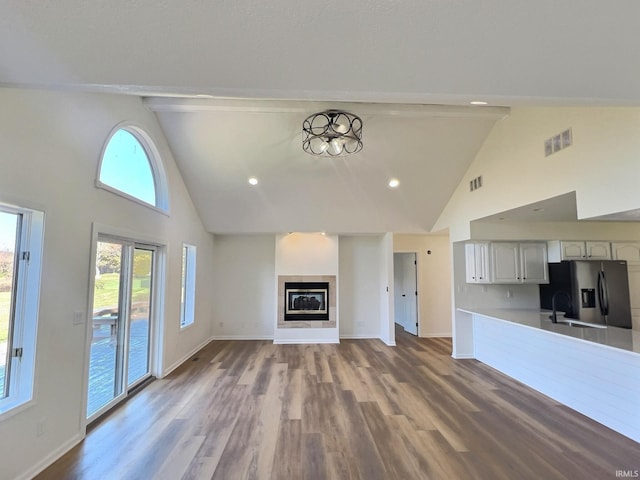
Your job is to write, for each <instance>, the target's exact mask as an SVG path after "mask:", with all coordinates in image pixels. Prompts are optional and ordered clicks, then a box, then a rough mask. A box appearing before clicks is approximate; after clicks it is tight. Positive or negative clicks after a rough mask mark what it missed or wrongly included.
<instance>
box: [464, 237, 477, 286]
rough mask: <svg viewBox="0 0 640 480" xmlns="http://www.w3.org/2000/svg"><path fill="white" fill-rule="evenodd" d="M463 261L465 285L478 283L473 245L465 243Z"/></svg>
mask: <svg viewBox="0 0 640 480" xmlns="http://www.w3.org/2000/svg"><path fill="white" fill-rule="evenodd" d="M464 260H465V269H466V277H467V283H478V282H477V280H476V246H475V244H473V243H465V245H464Z"/></svg>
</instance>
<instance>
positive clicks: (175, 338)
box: [0, 89, 213, 479]
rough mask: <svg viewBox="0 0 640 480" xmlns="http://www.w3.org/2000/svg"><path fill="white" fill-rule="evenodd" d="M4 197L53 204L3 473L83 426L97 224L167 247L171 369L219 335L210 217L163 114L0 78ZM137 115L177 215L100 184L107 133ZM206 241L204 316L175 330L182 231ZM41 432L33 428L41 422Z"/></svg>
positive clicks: (41, 460)
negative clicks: (6, 84) (25, 382)
mask: <svg viewBox="0 0 640 480" xmlns="http://www.w3.org/2000/svg"><path fill="white" fill-rule="evenodd" d="M0 105H2V108H0V145H1V146H2V147H1V148H0V165H1V167H2V168H1V170H2V175H0V201H1V202H5V203H12V204H17V205H21V206H26V207H32V208H36V209H41V210H44V211H45V241H44V261H43V270H42V288H41V297H40V316H39V323H38V342H37V349H38V350H37V359H36V388H35V402H34V403H33V404H31V405H29V406H28V407H27V408H25V409H23V410H20V411H19V412H17V413H15V414H13V415H9V416H4V417H3V418H2V419H1V420H0V478H7V479H8V478H20V477H21V476H23V475H27V476H29V475H32V474H33V473H35V472H36V471H38V470H39V469H40V468H41V467H43V466H45V465H46V464H48V463H49V462H50V461H51V460H53V459H54V458H55V457H56V456H57V455H58V454H60V453H62V452H63V451H64V450H65V449H66V448H68V447H70V446H71V445H72V444H73V443H74V442H76V441H78V440H79V439H80V438H81V437H82V435H83V434H84V415H85V412H84V411H83V408H82V404H83V396H84V395H85V392H84V382H85V379H84V373H85V365H86V363H87V361H88V359H87V355H88V346H87V339H88V336H87V324H86V323H85V324H84V325H73V323H72V318H73V313H74V311H78V310H80V311H86V312H87V321H88V318H89V314H88V310H89V309H90V307H89V306H88V298H89V294H90V292H89V284H90V278H91V275H93V273H94V272H95V269H94V268H92V266H91V265H90V257H91V248H92V245H91V243H92V242H91V229H92V224H93V223H94V222H96V223H99V224H103V225H110V226H113V227H117V228H120V229H125V230H127V231H129V232H132V233H135V234H139V235H141V236H143V237H145V238H155V239H159V240H160V241H162V242H163V243H164V244H165V245H166V246H167V270H166V272H167V274H166V281H165V285H164V289H165V292H166V303H165V316H166V317H165V318H166V322H165V325H164V329H163V335H164V352H163V353H162V358H161V361H162V365H163V369H165V370H166V368H169V367H170V366H172V365H175V364H176V363H177V362H178V361H179V360H180V359H182V358H185V356H187V355H189V353H190V352H192V351H194V349H196V348H198V346H200V345H202V344H203V343H205V342H206V341H207V340H208V339H209V337H210V335H211V325H210V315H211V302H210V296H209V295H206V294H205V291H206V290H205V289H206V285H209V284H211V283H212V281H211V269H210V265H211V261H212V252H213V241H212V237H211V235H209V234H208V233H207V232H206V231H205V230H204V229H203V227H202V224H201V222H200V219H199V217H198V215H197V214H196V212H195V209H194V207H193V204H192V202H191V200H190V197H189V195H188V193H187V190H186V188H185V186H184V184H183V182H182V179H181V177H180V174H179V172H178V170H177V168H176V165H175V163H174V160H173V158H172V156H171V152H170V150H169V148H168V146H167V145H166V142H165V140H164V137H163V134H162V132H161V130H160V128H159V126H158V124H157V121H156V118H155V116H154V115H153V114H152V113H151V112H149V111H148V110H147V109H145V108H144V107H143V106H142V104H141V101H140V100H139V99H137V98H134V97H127V96H109V95H99V94H95V95H89V94H69V93H51V92H41V91H36V90H28V91H26V90H19V89H0ZM125 120H127V121H132V122H135V124H137V125H138V126H140V127H142V128H144V129H145V130H146V131H147V132H148V133H149V135H150V136H151V137H152V138H153V140H154V141H155V143H156V145H157V147H158V149H159V151H160V154H161V156H162V159H163V161H164V166H165V169H166V172H167V176H168V182H169V190H170V207H171V211H170V215H169V216H167V215H163V214H161V213H158V212H155V211H153V210H151V209H149V208H147V207H144V206H141V205H138V204H136V203H133V202H131V201H129V200H126V199H124V198H122V197H119V196H117V195H115V194H113V193H110V192H107V191H105V190H101V189H98V188H96V187H95V179H96V173H97V168H98V160H99V156H100V152H101V149H102V147H103V145H104V142H105V141H106V139H107V135H108V134H109V133H110V132H111V130H112V129H113V128H114V126H115V125H117V124H119V123H120V122H123V121H125ZM183 241H184V242H188V243H190V244H193V245H196V246H197V247H198V278H197V291H196V310H195V311H196V321H195V324H194V325H193V326H192V327H190V328H187V329H185V330H183V331H180V329H179V318H180V315H179V312H180V287H181V286H180V277H181V274H180V272H181V258H182V256H181V247H182V242H183ZM40 422H41V423H42V424H43V425H44V433H43V434H42V435H40V436H37V435H36V424H37V423H40Z"/></svg>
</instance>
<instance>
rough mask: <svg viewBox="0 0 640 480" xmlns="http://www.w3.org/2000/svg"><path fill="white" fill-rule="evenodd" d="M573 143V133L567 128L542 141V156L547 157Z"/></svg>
mask: <svg viewBox="0 0 640 480" xmlns="http://www.w3.org/2000/svg"><path fill="white" fill-rule="evenodd" d="M572 144H573V134H572V133H571V129H570V128H568V129H566V130H565V131H564V132H562V133H559V134H558V135H554V136H553V137H551V138H547V139H546V140H545V141H544V156H545V157H548V156H549V155H552V154H554V153H556V152H559V151H560V150H562V149H563V148H567V147H569V146H571V145H572Z"/></svg>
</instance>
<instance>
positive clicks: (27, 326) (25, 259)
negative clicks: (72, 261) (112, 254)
mask: <svg viewBox="0 0 640 480" xmlns="http://www.w3.org/2000/svg"><path fill="white" fill-rule="evenodd" d="M43 228H44V214H43V213H42V212H38V211H35V210H27V209H23V208H19V207H15V206H10V205H2V204H0V414H1V413H4V412H7V411H9V410H11V409H12V408H15V407H17V406H18V405H22V404H24V403H26V402H28V401H29V400H31V399H32V396H33V382H34V371H35V358H36V352H35V348H36V332H37V326H38V317H37V314H38V304H39V300H38V298H39V294H40V270H41V261H42V238H43V235H42V234H43Z"/></svg>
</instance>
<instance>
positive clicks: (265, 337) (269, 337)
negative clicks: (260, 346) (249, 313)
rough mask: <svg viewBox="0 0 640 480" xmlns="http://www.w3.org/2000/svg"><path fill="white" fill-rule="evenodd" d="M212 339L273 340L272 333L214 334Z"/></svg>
mask: <svg viewBox="0 0 640 480" xmlns="http://www.w3.org/2000/svg"><path fill="white" fill-rule="evenodd" d="M211 339H212V340H273V335H214V336H213V337H211Z"/></svg>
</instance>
